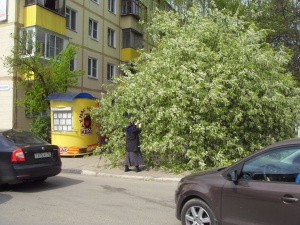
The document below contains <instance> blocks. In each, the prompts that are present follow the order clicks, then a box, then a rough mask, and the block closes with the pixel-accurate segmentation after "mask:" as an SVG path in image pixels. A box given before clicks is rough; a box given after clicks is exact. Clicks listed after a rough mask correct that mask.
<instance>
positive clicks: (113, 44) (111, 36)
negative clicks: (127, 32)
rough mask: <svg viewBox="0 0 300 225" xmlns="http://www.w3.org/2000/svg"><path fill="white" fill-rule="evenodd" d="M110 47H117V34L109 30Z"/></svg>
mask: <svg viewBox="0 0 300 225" xmlns="http://www.w3.org/2000/svg"><path fill="white" fill-rule="evenodd" d="M108 45H109V46H110V47H114V48H115V47H116V32H115V31H114V30H112V29H110V28H108Z"/></svg>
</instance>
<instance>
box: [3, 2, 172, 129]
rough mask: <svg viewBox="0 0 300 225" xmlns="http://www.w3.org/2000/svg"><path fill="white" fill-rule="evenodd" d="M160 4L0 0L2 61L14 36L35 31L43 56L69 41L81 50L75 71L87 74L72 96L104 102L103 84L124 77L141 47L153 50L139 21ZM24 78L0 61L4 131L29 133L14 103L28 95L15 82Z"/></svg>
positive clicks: (73, 64)
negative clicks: (123, 69) (125, 66)
mask: <svg viewBox="0 0 300 225" xmlns="http://www.w3.org/2000/svg"><path fill="white" fill-rule="evenodd" d="M162 2H165V1H161V0H18V1H9V0H0V33H1V39H2V44H1V45H0V58H4V57H5V56H7V55H11V49H12V48H13V46H14V40H13V39H12V38H11V37H10V34H17V33H20V32H25V31H26V32H33V33H35V34H36V39H38V41H39V43H42V44H43V45H44V46H45V47H44V55H45V58H50V57H55V55H57V54H59V52H60V51H61V50H62V49H64V48H65V46H66V45H67V43H68V42H71V43H74V44H76V45H78V46H79V47H80V49H79V51H78V54H77V55H76V56H75V58H74V60H73V61H72V62H70V68H71V69H80V70H83V71H84V75H83V76H81V77H80V78H79V79H78V85H77V86H76V87H73V88H70V89H69V91H70V92H86V93H89V94H91V95H92V96H94V97H96V98H100V96H101V93H103V92H105V89H104V87H103V84H107V83H110V82H112V79H113V78H114V77H115V76H118V75H120V73H121V72H120V70H119V65H120V63H126V62H128V61H130V60H131V59H133V58H134V57H137V56H138V53H137V49H139V48H144V49H145V50H146V51H150V50H151V47H152V45H151V41H150V40H149V38H148V36H147V34H146V33H145V27H143V26H141V25H140V24H139V23H138V21H139V20H140V19H147V20H148V19H150V18H149V17H150V15H151V13H150V12H151V11H152V10H153V9H154V8H155V7H157V6H162V5H164V6H166V5H167V4H162ZM17 76H20V74H11V73H8V71H7V68H5V67H4V66H3V61H2V60H1V62H0V111H1V113H2V125H1V127H0V128H2V129H5V128H12V127H13V128H20V129H29V128H30V122H31V118H30V116H29V115H25V111H24V108H22V107H19V106H18V105H17V104H16V100H17V99H19V98H21V97H22V96H23V95H24V93H23V91H22V90H20V88H18V86H17V85H16V83H15V80H16V77H17Z"/></svg>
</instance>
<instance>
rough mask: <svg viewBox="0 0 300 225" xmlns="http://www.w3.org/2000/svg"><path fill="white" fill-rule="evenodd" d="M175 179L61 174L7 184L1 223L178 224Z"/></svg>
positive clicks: (0, 207) (1, 197) (0, 194)
mask: <svg viewBox="0 0 300 225" xmlns="http://www.w3.org/2000/svg"><path fill="white" fill-rule="evenodd" d="M176 186H177V182H166V181H163V182H159V181H144V180H130V179H121V178H112V177H96V176H87V175H79V174H66V173H62V174H60V175H58V176H56V177H52V178H48V180H46V181H45V182H44V183H39V184H37V183H27V184H18V185H11V186H8V187H5V188H4V189H2V191H1V192H0V212H1V216H0V224H1V225H69V224H70V225H77V224H78V225H94V224H95V225H96V224H97V225H146V224H147V225H180V224H181V223H180V221H178V220H177V219H176V218H175V203H174V191H175V189H176Z"/></svg>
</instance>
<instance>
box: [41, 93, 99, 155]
mask: <svg viewBox="0 0 300 225" xmlns="http://www.w3.org/2000/svg"><path fill="white" fill-rule="evenodd" d="M46 100H49V101H50V109H51V143H52V144H55V145H58V146H59V148H60V154H61V156H77V155H86V154H91V153H92V152H93V150H94V149H95V148H96V147H97V146H98V141H97V132H96V123H95V122H94V121H93V120H92V119H91V116H90V108H91V107H95V106H97V101H96V99H95V98H94V97H93V96H92V95H90V94H88V93H53V94H50V95H49V96H48V97H47V98H46Z"/></svg>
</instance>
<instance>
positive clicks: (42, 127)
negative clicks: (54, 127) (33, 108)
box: [30, 116, 51, 143]
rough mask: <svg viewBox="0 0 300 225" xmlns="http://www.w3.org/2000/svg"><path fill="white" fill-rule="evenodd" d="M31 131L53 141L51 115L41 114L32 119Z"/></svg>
mask: <svg viewBox="0 0 300 225" xmlns="http://www.w3.org/2000/svg"><path fill="white" fill-rule="evenodd" d="M30 131H31V132H33V133H34V134H36V135H37V136H39V137H40V138H43V139H44V140H45V141H47V142H49V143H51V119H50V117H49V116H40V117H37V118H35V119H34V120H33V121H32V125H31V129H30Z"/></svg>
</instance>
